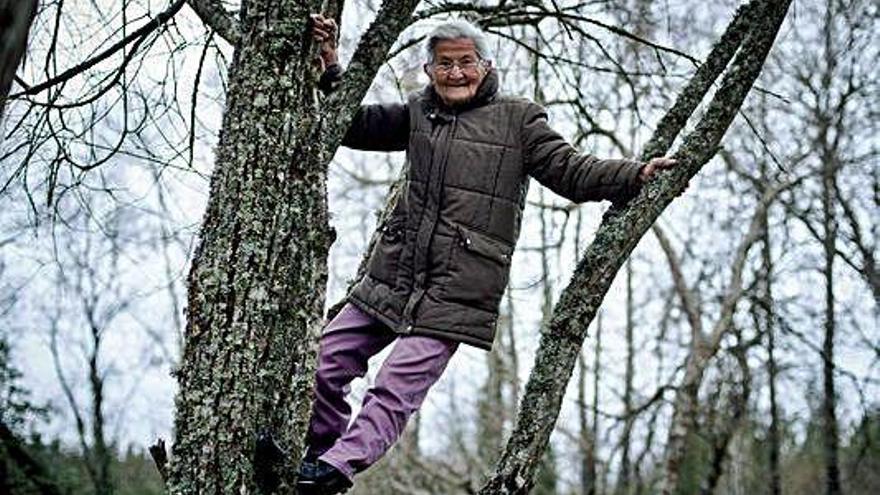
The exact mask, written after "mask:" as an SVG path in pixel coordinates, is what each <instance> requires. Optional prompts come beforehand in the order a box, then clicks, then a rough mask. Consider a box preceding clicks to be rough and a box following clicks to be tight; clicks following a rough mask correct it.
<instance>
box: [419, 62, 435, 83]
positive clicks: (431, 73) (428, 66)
mask: <svg viewBox="0 0 880 495" xmlns="http://www.w3.org/2000/svg"><path fill="white" fill-rule="evenodd" d="M422 70H424V71H425V74H426V75H427V76H428V80H429V81H431V82H434V71H432V70H431V64H425V65H423V66H422Z"/></svg>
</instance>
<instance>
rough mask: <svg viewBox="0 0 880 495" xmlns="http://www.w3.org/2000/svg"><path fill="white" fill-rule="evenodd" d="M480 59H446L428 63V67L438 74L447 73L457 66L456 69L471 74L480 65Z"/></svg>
mask: <svg viewBox="0 0 880 495" xmlns="http://www.w3.org/2000/svg"><path fill="white" fill-rule="evenodd" d="M482 62H483V61H482V60H474V59H464V60H453V61H448V60H444V61H442V62H437V63H432V64H428V67H431V68H432V69H433V70H434V71H435V72H437V73H440V74H449V73H450V72H452V70H453V69H455V68H456V67H458V70H460V71H462V72H466V73H470V74H472V73H473V72H474V71H476V70H477V67H479V66H480V65H482Z"/></svg>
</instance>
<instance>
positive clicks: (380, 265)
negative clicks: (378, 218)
mask: <svg viewBox="0 0 880 495" xmlns="http://www.w3.org/2000/svg"><path fill="white" fill-rule="evenodd" d="M378 230H379V232H380V235H379V238H378V240H377V241H376V245H375V246H373V252H372V253H371V254H370V262H369V264H368V265H367V273H368V274H369V275H370V277H372V278H374V279H377V280H381V281H382V282H385V283H386V284H388V285H391V286H394V284H395V280H396V278H397V265H398V264H399V262H400V253H401V251H403V246H404V236H405V230H404V220H403V219H400V218H391V219H389V220H386V221H385V222H383V223H382V225H380V226H379V228H378Z"/></svg>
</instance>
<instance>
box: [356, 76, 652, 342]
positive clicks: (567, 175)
mask: <svg viewBox="0 0 880 495" xmlns="http://www.w3.org/2000/svg"><path fill="white" fill-rule="evenodd" d="M343 144H344V145H346V146H349V147H352V148H356V149H362V150H374V151H403V150H405V151H406V152H407V156H406V165H405V166H406V183H405V185H404V190H403V194H402V196H401V198H400V200H399V201H398V204H397V206H396V208H395V209H394V211H393V212H392V214H391V215H390V216H389V218H388V220H387V221H386V222H384V223H383V224H382V225H379V227H378V229H379V231H380V232H381V237H380V238H379V240H378V242H376V244H375V246H374V249H373V251H372V253H371V254H370V260H369V265H368V267H367V271H366V275H365V276H364V277H363V279H361V280H360V281H359V282H358V283H357V285H356V286H355V288H354V289H353V291H352V292H351V294H350V296H349V301H350V302H351V303H353V304H354V305H355V306H357V307H358V308H360V309H362V310H363V311H365V312H366V313H368V314H370V315H371V316H373V317H375V318H377V319H379V320H381V321H382V322H384V323H385V324H387V325H388V326H390V327H391V328H392V329H393V330H395V331H396V332H398V333H401V334H414V335H430V336H435V337H442V338H449V339H453V340H456V341H460V342H465V343H468V344H472V345H475V346H477V347H481V348H484V349H490V348H491V346H492V342H493V340H494V337H495V321H496V319H497V317H498V306H499V302H500V300H501V296H502V294H503V293H504V290H505V288H506V286H507V279H508V274H509V272H510V260H511V255H512V254H513V249H514V246H515V245H516V241H517V238H518V237H519V232H520V222H521V220H522V210H523V206H524V205H525V200H526V192H527V191H528V186H529V177H534V178H535V179H537V180H538V181H539V182H540V183H541V184H544V185H545V186H547V187H549V188H550V189H552V190H553V191H554V192H556V193H558V194H560V195H561V196H564V197H565V198H568V199H570V200H572V201H575V202H582V201H591V200H592V201H597V200H603V199H609V200H621V199H626V198H627V197H629V196H632V195H633V194H635V192H636V191H637V189H638V184H639V182H638V178H637V176H638V172H639V168H640V164H639V163H637V162H632V161H626V160H599V159H597V158H595V157H593V156H591V155H587V154H579V153H577V151H576V150H575V149H574V148H572V147H571V146H570V145H569V144H568V143H567V142H566V141H565V140H564V139H563V138H562V137H561V136H560V135H559V134H558V133H556V132H555V131H553V130H552V129H551V128H550V127H549V126H548V123H547V114H546V112H545V111H544V109H543V108H542V107H541V106H539V105H537V104H535V103H533V102H531V101H529V100H526V99H523V98H516V97H509V96H502V95H499V94H498V77H497V74H496V72H495V71H494V70H492V71H490V72H489V73H488V74H487V76H486V77H485V78H484V80H483V82H482V84H481V86H480V88H479V89H478V90H477V94H476V96H475V97H474V99H473V100H472V101H471V102H469V103H468V104H467V105H466V106H464V107H460V108H456V109H449V108H445V107H444V106H443V105H442V103H441V102H440V100H439V98H438V97H437V95H436V93H435V92H434V90H433V87H431V86H428V87H426V88H425V90H423V91H421V92H418V93H416V94H414V95H412V96H410V97H409V98H408V101H407V103H406V104H390V105H366V106H363V107H362V108H361V109H360V111H359V112H358V113H357V115H356V116H355V118H354V120H353V122H352V125H351V128H350V129H349V131H348V133H347V134H346V137H345V139H344V141H343Z"/></svg>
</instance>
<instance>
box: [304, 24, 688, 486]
mask: <svg viewBox="0 0 880 495" xmlns="http://www.w3.org/2000/svg"><path fill="white" fill-rule="evenodd" d="M313 21H314V28H313V35H314V37H315V39H316V40H317V41H318V42H319V43H320V44H321V59H322V62H323V64H324V67H325V72H324V75H323V76H322V78H321V82H320V85H321V87H322V89H324V90H325V91H329V90H332V88H333V86H334V85H335V83H336V82H337V81H339V79H340V72H341V71H340V68H339V66H338V64H337V58H336V25H335V23H334V22H333V21H332V20H331V19H328V18H325V17H323V16H321V15H314V16H313ZM488 53H489V52H488V49H487V45H486V40H485V37H484V35H483V33H482V32H481V31H480V30H479V29H477V28H476V27H474V26H473V25H471V24H469V23H467V22H464V21H453V22H448V23H445V24H443V25H441V26H439V27H437V28H436V29H435V30H434V31H433V32H432V33H431V34H430V35H429V36H428V39H427V43H426V56H427V62H426V63H425V65H424V70H425V72H426V73H427V75H428V77H429V78H430V84H429V85H427V87H425V88H424V90H422V91H420V92H417V93H415V94H413V95H411V96H409V98H408V99H407V102H406V103H404V104H384V105H367V106H364V107H362V108H361V109H360V110H359V111H358V113H357V115H356V116H355V117H354V120H353V122H352V124H351V128H350V129H349V131H348V132H347V134H346V136H345V138H344V141H343V145H345V146H349V147H352V148H355V149H361V150H373V151H406V158H407V160H406V184H405V188H404V190H403V194H402V196H401V198H400V200H399V201H398V203H397V205H396V206H395V208H394V210H393V212H392V213H391V214H390V216H389V217H388V219H387V220H386V221H385V222H383V223H382V224H381V225H380V226H379V227H378V228H379V231H380V232H381V236H380V237H379V239H378V242H376V243H375V247H374V248H373V251H372V253H371V254H370V260H369V265H368V267H367V270H366V274H365V276H364V277H363V278H362V279H361V280H360V281H359V282H358V283H357V285H356V286H355V288H354V289H353V291H352V292H351V294H350V296H349V298H348V304H346V306H344V308H343V309H342V311H341V312H340V313H339V314H338V315H337V316H336V318H334V319H333V320H332V321H331V322H330V323H329V324H328V325H327V327H326V329H325V332H324V334H323V336H322V337H321V341H320V352H319V357H318V370H317V377H316V386H315V392H316V400H315V403H314V409H313V411H312V418H311V423H310V428H309V432H308V438H307V443H308V452H307V454H306V459H305V461H304V462H303V464H302V467H301V469H300V480H299V483H298V486H299V489H300V492H301V493H306V494H311V493H314V494H318V493H320V494H332V493H341V492H343V491H345V490H347V489H348V488H349V487H350V486H351V485H352V479H353V477H354V475H355V474H356V473H358V472H360V471H363V470H364V469H366V468H367V467H369V466H370V465H372V464H373V463H374V462H376V461H377V460H378V459H379V458H380V457H381V456H382V455H383V454H384V453H385V452H386V451H387V450H388V448H389V447H391V445H392V444H394V442H395V441H397V439H398V437H399V436H400V434H401V432H403V430H404V427H405V425H406V422H407V420H408V419H409V417H410V416H411V415H412V413H413V412H415V411H416V410H418V408H419V407H420V406H421V404H422V401H423V400H424V398H425V395H426V393H427V392H428V389H429V388H430V387H431V386H432V385H433V384H434V383H435V382H436V381H437V379H438V378H439V377H440V375H441V374H442V373H443V370H444V369H445V368H446V365H447V363H448V362H449V359H450V358H451V357H452V355H453V353H454V352H455V350H456V348H457V347H458V345H459V343H466V344H471V345H474V346H477V347H480V348H483V349H490V348H491V346H492V342H493V339H494V336H495V323H496V319H497V317H498V305H499V301H500V299H501V296H502V294H503V292H504V290H505V287H506V285H507V279H508V274H509V271H510V260H511V254H512V253H513V250H514V246H515V244H516V241H517V237H518V236H519V232H520V223H521V220H522V210H523V206H524V205H525V198H526V192H527V190H528V185H529V179H530V177H533V178H535V179H537V180H538V181H539V182H540V183H541V184H543V185H545V186H547V187H549V188H550V189H552V190H553V191H555V192H556V193H558V194H560V195H562V196H564V197H566V198H568V199H570V200H572V201H575V202H582V201H591V200H592V201H598V200H612V201H625V200H626V199H627V198H629V197H631V196H632V195H634V194H635V193H636V192H637V191H638V189H639V187H640V185H641V183H642V182H644V181H646V180H649V179H650V178H651V177H652V175H653V174H654V173H655V171H656V170H657V169H660V168H666V167H670V166H673V165H674V164H675V162H674V161H673V160H670V159H666V158H657V159H654V160H651V161H650V162H648V163H647V164H644V163H639V162H635V161H629V160H600V159H598V158H596V157H594V156H591V155H587V154H580V153H578V152H577V151H576V150H575V149H574V148H572V146H571V145H569V144H568V143H567V142H566V141H565V140H564V139H563V138H562V137H561V136H560V135H559V134H558V133H556V132H555V131H553V130H552V129H551V128H550V127H549V126H548V123H547V114H546V112H545V111H544V109H543V108H542V107H541V106H539V105H537V104H535V103H533V102H531V101H529V100H527V99H525V98H519V97H513V96H506V95H502V94H500V93H499V91H498V75H497V73H496V71H495V70H494V69H493V67H492V62H491V60H489V57H488ZM391 343H394V348H393V349H392V350H391V354H390V355H389V356H388V358H387V359H386V360H385V362H384V363H383V364H382V367H381V368H380V369H379V372H378V375H377V376H376V381H375V383H374V385H373V387H372V388H371V389H370V390H369V391H368V392H367V394H366V396H365V397H364V401H363V407H362V408H361V410H360V412H359V414H358V415H357V417H356V418H355V419H354V421H353V422H352V423H351V425H349V417H350V413H351V408H350V407H349V405H348V404H347V403H346V400H345V395H346V393H347V391H348V389H349V388H348V385H349V383H350V382H351V381H352V380H353V379H354V378H355V377H362V376H364V374H365V373H366V371H367V361H368V359H369V358H370V357H371V356H373V355H375V354H376V353H378V352H379V351H381V350H382V349H383V348H385V347H386V346H388V345H390V344H391Z"/></svg>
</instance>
